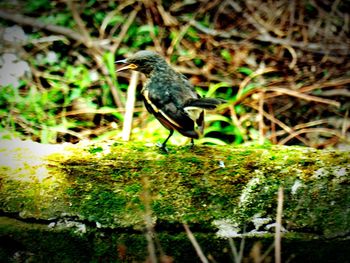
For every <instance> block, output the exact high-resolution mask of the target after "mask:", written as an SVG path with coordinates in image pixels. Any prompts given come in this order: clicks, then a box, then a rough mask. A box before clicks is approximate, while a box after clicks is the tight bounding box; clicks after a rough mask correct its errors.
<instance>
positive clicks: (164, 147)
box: [156, 142, 169, 153]
mask: <svg viewBox="0 0 350 263" xmlns="http://www.w3.org/2000/svg"><path fill="white" fill-rule="evenodd" d="M156 145H157V147H159V149H160V150H161V151H163V152H165V153H169V150H168V148H167V147H166V146H165V144H164V143H160V142H157V144H156Z"/></svg>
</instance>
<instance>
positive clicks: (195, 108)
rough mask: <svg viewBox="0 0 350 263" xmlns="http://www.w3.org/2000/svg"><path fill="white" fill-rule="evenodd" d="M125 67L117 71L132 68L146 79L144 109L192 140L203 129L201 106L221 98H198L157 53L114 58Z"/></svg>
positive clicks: (165, 125)
mask: <svg viewBox="0 0 350 263" xmlns="http://www.w3.org/2000/svg"><path fill="white" fill-rule="evenodd" d="M117 63H123V64H126V66H124V67H122V68H120V69H118V70H117V71H121V70H126V69H133V70H137V71H140V72H142V73H144V74H145V75H146V77H147V81H146V83H145V85H144V87H143V89H142V91H141V93H142V95H143V100H144V103H145V106H146V108H147V110H148V111H149V112H150V113H152V114H153V115H154V116H155V117H156V118H157V119H158V120H159V121H160V123H161V124H162V125H163V126H164V127H166V128H167V129H168V130H169V131H170V134H169V136H168V138H167V139H166V140H165V141H164V142H163V143H162V145H161V147H162V148H163V149H166V147H165V146H166V143H167V141H168V140H169V138H170V137H171V136H172V134H173V132H174V130H177V131H178V132H180V133H181V134H182V135H184V136H187V137H190V138H191V139H192V142H193V139H198V138H199V136H200V135H201V134H202V133H203V129H204V109H215V108H216V106H217V105H219V104H221V103H223V102H224V101H223V100H218V99H213V98H200V96H199V95H198V93H197V92H196V91H195V90H194V88H193V86H192V85H191V84H190V83H189V82H188V80H187V78H186V77H185V76H184V75H182V74H180V73H177V72H176V71H175V70H174V69H172V68H171V67H170V65H169V64H168V63H167V62H166V61H165V60H164V58H163V57H161V56H160V55H159V54H157V53H155V52H152V51H145V50H144V51H139V52H137V53H135V54H134V55H133V56H131V57H129V58H127V59H124V60H120V61H117Z"/></svg>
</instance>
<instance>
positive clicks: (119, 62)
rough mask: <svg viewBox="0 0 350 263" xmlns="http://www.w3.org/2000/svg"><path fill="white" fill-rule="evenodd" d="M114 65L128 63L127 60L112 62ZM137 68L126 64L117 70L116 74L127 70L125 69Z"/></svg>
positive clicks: (131, 64)
mask: <svg viewBox="0 0 350 263" xmlns="http://www.w3.org/2000/svg"><path fill="white" fill-rule="evenodd" d="M114 63H115V64H127V63H128V60H127V59H122V60H117V61H116V62H114ZM136 68H137V65H135V64H133V63H130V64H127V65H126V66H124V67H121V68H120V69H117V72H119V71H123V70H127V69H136Z"/></svg>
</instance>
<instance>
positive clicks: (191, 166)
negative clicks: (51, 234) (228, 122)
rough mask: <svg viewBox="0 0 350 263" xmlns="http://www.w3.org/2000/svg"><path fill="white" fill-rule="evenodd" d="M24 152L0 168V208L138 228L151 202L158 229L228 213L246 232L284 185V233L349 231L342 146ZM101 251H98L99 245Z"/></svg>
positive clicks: (348, 169)
mask: <svg viewBox="0 0 350 263" xmlns="http://www.w3.org/2000/svg"><path fill="white" fill-rule="evenodd" d="M18 151H20V149H17V150H13V156H17V153H18ZM21 156H22V157H21V158H23V159H22V160H18V158H17V157H13V158H15V160H16V162H15V163H13V165H1V169H0V173H1V177H0V178H1V191H0V200H1V203H0V205H1V210H2V211H3V212H5V213H18V214H19V215H20V217H22V218H38V219H40V220H53V219H55V220H60V219H66V218H67V217H68V218H75V219H76V220H80V221H83V222H87V223H90V224H99V225H101V227H102V228H103V229H124V231H126V230H127V231H129V230H130V229H131V230H134V231H139V230H142V229H143V228H144V216H145V211H146V203H145V202H146V201H145V200H150V201H149V202H150V203H149V205H150V207H151V212H152V215H151V217H152V220H153V221H154V222H155V223H156V226H157V227H160V228H166V229H172V228H176V227H177V226H178V225H179V224H180V225H181V224H182V222H187V223H188V224H191V225H192V226H196V227H197V226H198V229H201V230H202V231H209V232H211V233H214V232H215V231H216V230H217V229H216V228H214V227H213V225H212V224H213V222H214V221H215V220H223V219H225V220H228V221H230V222H231V223H232V224H233V225H235V226H237V227H238V228H240V229H241V230H242V229H243V228H244V226H245V227H246V231H247V232H251V231H254V230H256V226H255V225H254V222H253V220H254V218H257V217H259V218H263V219H264V218H265V219H266V218H270V221H269V222H270V223H271V222H273V220H274V218H275V215H276V207H277V200H276V196H277V190H278V188H279V187H280V186H283V188H284V200H285V202H284V210H283V225H284V226H285V227H286V228H287V229H288V230H289V231H296V232H298V233H308V234H309V235H310V234H313V235H316V236H319V237H324V238H337V237H339V236H340V237H341V236H342V235H344V233H347V231H348V229H349V228H350V222H349V220H348V218H349V213H350V212H349V211H348V210H347V207H348V204H349V203H350V199H349V198H350V197H349V196H350V193H349V187H348V186H349V184H350V182H349V180H350V179H349V173H350V164H349V159H348V155H347V153H340V152H334V151H318V150H314V149H308V148H302V147H281V146H271V145H269V146H267V147H265V146H264V147H262V146H249V147H237V148H233V147H220V146H217V147H208V146H195V147H194V148H188V147H179V148H175V147H173V148H172V150H171V152H170V153H169V154H164V153H161V152H160V151H158V149H156V148H155V147H154V148H151V147H146V146H144V145H143V144H141V143H122V142H121V143H116V144H113V145H111V146H109V145H88V146H86V145H76V146H69V147H66V148H65V149H64V150H62V152H57V151H56V152H53V153H51V154H47V155H45V156H42V155H38V156H33V155H31V156H30V157H29V156H27V158H26V155H25V154H23V153H22V154H21ZM147 202H148V201H147ZM199 226H200V227H199ZM265 226H266V224H265V225H264V226H261V228H263V227H265ZM258 230H262V229H258ZM141 236H142V235H141ZM118 240H119V239H118ZM142 240H143V241H142V242H145V241H144V239H142ZM96 242H97V243H98V241H96ZM123 242H124V241H123ZM123 242H122V243H123ZM133 242H135V241H133ZM142 242H141V241H140V244H141V243H142ZM124 243H125V244H126V243H127V241H125V242H124ZM124 243H123V244H124ZM142 244H144V243H142ZM100 249H101V250H100V251H99V252H98V253H100V254H101V255H103V254H104V253H105V252H103V251H105V250H106V248H104V247H103V246H102V245H101V248H100ZM96 253H97V252H96Z"/></svg>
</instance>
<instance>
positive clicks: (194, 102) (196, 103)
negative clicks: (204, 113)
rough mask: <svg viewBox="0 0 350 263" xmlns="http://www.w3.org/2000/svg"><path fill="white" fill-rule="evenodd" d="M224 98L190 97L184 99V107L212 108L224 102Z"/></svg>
mask: <svg viewBox="0 0 350 263" xmlns="http://www.w3.org/2000/svg"><path fill="white" fill-rule="evenodd" d="M225 102H226V101H225V100H222V99H214V98H199V99H190V100H188V101H186V103H185V105H184V107H196V108H201V109H208V110H213V109H215V108H216V107H217V106H218V105H220V104H223V103H225Z"/></svg>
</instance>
